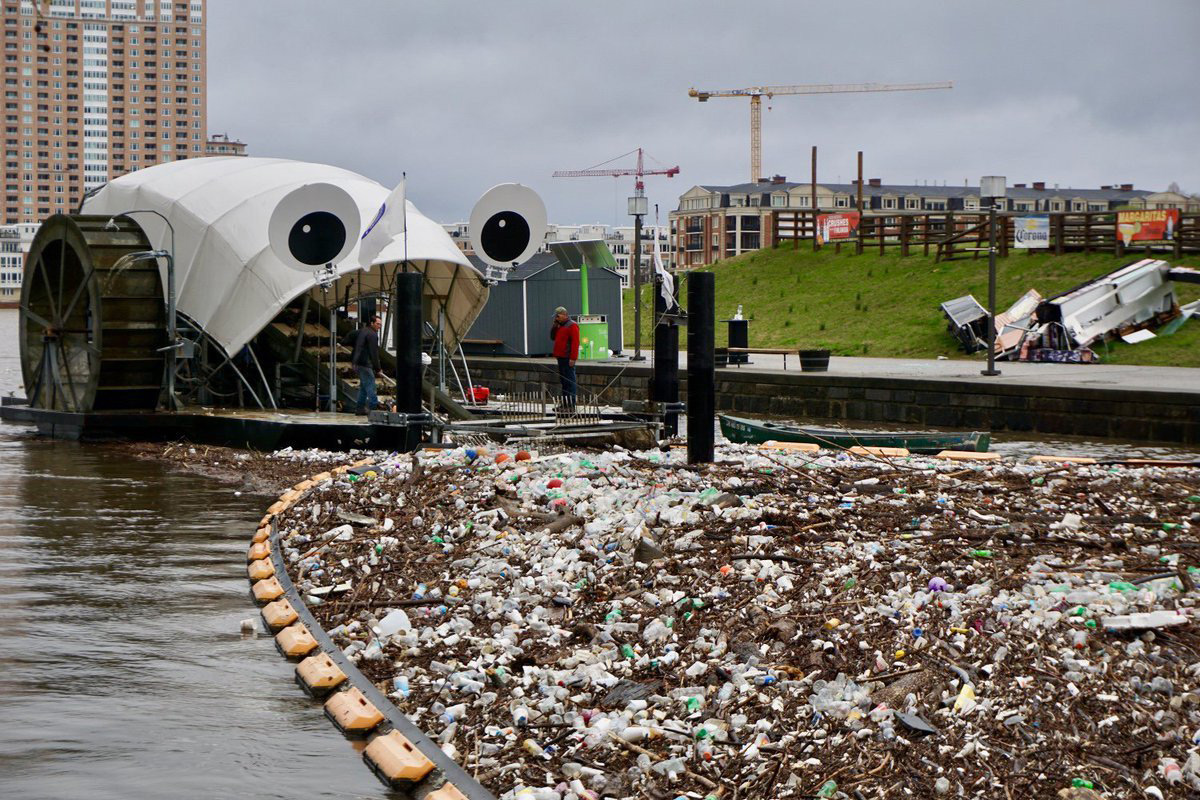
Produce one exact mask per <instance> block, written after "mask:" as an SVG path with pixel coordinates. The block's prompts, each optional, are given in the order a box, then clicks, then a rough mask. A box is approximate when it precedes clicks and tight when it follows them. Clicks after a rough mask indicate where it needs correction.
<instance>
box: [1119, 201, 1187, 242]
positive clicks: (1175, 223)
mask: <svg viewBox="0 0 1200 800" xmlns="http://www.w3.org/2000/svg"><path fill="white" fill-rule="evenodd" d="M1178 227H1179V209H1178V208H1161V209H1156V210H1154V211H1118V212H1117V238H1118V239H1120V240H1121V242H1122V243H1124V245H1125V246H1126V247H1128V246H1129V243H1130V242H1169V241H1171V240H1173V239H1174V238H1175V229H1176V228H1178Z"/></svg>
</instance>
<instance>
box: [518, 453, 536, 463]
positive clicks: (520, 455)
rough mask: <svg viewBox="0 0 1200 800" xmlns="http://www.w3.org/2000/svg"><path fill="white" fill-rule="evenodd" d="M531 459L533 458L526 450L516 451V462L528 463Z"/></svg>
mask: <svg viewBox="0 0 1200 800" xmlns="http://www.w3.org/2000/svg"><path fill="white" fill-rule="evenodd" d="M531 458H533V456H531V455H530V454H529V451H528V450H518V451H517V461H528V460H529V459H531Z"/></svg>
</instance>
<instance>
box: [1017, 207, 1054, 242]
mask: <svg viewBox="0 0 1200 800" xmlns="http://www.w3.org/2000/svg"><path fill="white" fill-rule="evenodd" d="M1049 246H1050V216H1049V215H1048V214H1034V215H1033V216H1029V217H1016V218H1014V219H1013V247H1022V248H1025V249H1026V250H1032V249H1037V248H1047V247H1049Z"/></svg>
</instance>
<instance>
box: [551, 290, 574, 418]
mask: <svg viewBox="0 0 1200 800" xmlns="http://www.w3.org/2000/svg"><path fill="white" fill-rule="evenodd" d="M550 338H551V340H553V342H554V357H555V358H556V359H558V381H559V383H560V384H561V385H562V400H561V401H560V404H559V410H561V411H574V410H575V396H576V394H577V392H578V389H577V386H578V385H577V383H576V382H575V362H576V361H578V360H579V326H578V325H576V324H575V321H574V320H573V319H571V317H570V315H569V314H567V310H566V309H565V308H563V307H562V306H559V307H558V308H556V309H554V324H553V325H551V326H550Z"/></svg>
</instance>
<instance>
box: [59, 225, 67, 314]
mask: <svg viewBox="0 0 1200 800" xmlns="http://www.w3.org/2000/svg"><path fill="white" fill-rule="evenodd" d="M58 243H59V247H58V311H59V319H60V320H62V323H63V325H64V326H65V325H66V324H67V315H66V314H63V313H62V308H63V281H64V280H66V274H67V240H66V237H63V238H62V239H59V240H58Z"/></svg>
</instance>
